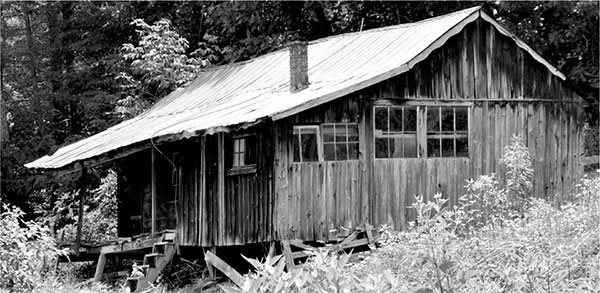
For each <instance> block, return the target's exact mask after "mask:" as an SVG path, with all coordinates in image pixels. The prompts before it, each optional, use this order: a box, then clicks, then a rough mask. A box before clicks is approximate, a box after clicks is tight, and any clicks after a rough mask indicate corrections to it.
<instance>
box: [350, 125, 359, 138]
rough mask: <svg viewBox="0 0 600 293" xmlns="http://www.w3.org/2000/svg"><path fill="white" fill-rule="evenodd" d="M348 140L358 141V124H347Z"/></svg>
mask: <svg viewBox="0 0 600 293" xmlns="http://www.w3.org/2000/svg"><path fill="white" fill-rule="evenodd" d="M348 141H358V125H356V124H349V125H348Z"/></svg>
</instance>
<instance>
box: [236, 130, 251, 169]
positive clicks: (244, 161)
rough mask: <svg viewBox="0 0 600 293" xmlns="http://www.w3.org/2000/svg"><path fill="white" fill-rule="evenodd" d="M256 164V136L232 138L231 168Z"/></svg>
mask: <svg viewBox="0 0 600 293" xmlns="http://www.w3.org/2000/svg"><path fill="white" fill-rule="evenodd" d="M254 164H256V136H255V135H247V136H242V137H235V138H233V163H232V167H233V168H236V167H237V168H239V167H243V166H249V165H254Z"/></svg>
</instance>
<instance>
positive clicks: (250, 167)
mask: <svg viewBox="0 0 600 293" xmlns="http://www.w3.org/2000/svg"><path fill="white" fill-rule="evenodd" d="M249 137H253V138H254V149H255V150H254V154H255V156H256V157H255V159H254V160H255V162H254V163H252V164H246V163H245V161H246V159H247V154H248V145H247V144H248V138H249ZM256 138H257V135H256V133H247V134H239V135H234V136H232V137H231V149H230V150H231V152H230V153H229V155H230V156H231V157H230V158H231V167H230V168H229V172H228V173H229V174H228V175H240V174H250V173H256V160H258V142H257V139H256ZM242 139H243V140H244V151H241V152H240V151H238V152H236V151H235V143H236V141H239V140H242ZM236 154H238V155H239V154H243V155H244V156H243V160H244V165H234V164H235V155H236ZM240 159H241V157H238V163H239V162H240Z"/></svg>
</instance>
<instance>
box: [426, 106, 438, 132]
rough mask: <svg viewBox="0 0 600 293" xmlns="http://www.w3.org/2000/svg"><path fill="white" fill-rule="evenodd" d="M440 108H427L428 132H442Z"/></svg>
mask: <svg viewBox="0 0 600 293" xmlns="http://www.w3.org/2000/svg"><path fill="white" fill-rule="evenodd" d="M439 111H440V108H439V107H429V108H427V131H440V120H439V119H440V112H439Z"/></svg>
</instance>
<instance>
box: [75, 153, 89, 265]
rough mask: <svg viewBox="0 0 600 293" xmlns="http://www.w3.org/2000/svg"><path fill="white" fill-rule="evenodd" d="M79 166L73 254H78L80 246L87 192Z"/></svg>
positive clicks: (83, 170)
mask: <svg viewBox="0 0 600 293" xmlns="http://www.w3.org/2000/svg"><path fill="white" fill-rule="evenodd" d="M80 166H81V176H80V178H79V214H78V215H77V235H76V238H75V255H77V256H79V248H80V247H81V228H82V226H83V201H84V199H85V195H86V192H87V190H86V189H87V182H86V176H87V174H86V172H87V170H86V169H85V166H84V165H83V163H80Z"/></svg>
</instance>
